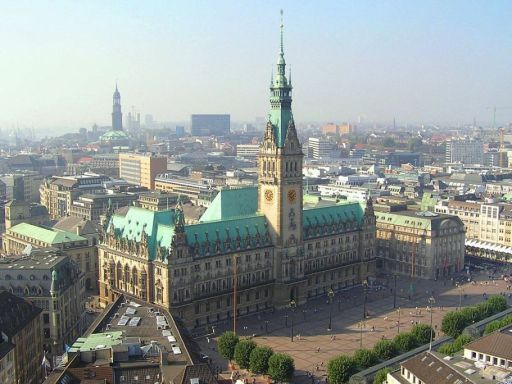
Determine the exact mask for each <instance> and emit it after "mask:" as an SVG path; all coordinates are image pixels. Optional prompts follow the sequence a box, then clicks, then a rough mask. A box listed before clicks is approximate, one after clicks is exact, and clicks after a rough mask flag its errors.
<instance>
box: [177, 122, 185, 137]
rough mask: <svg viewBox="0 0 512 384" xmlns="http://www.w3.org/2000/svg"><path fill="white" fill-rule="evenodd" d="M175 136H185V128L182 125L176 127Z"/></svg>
mask: <svg viewBox="0 0 512 384" xmlns="http://www.w3.org/2000/svg"><path fill="white" fill-rule="evenodd" d="M176 136H178V137H183V136H185V127H184V126H183V125H177V126H176Z"/></svg>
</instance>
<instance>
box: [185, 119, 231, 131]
mask: <svg viewBox="0 0 512 384" xmlns="http://www.w3.org/2000/svg"><path fill="white" fill-rule="evenodd" d="M230 125H231V116H230V115H192V116H191V117H190V127H191V128H190V130H191V133H192V136H209V135H215V136H223V135H228V134H229V133H230Z"/></svg>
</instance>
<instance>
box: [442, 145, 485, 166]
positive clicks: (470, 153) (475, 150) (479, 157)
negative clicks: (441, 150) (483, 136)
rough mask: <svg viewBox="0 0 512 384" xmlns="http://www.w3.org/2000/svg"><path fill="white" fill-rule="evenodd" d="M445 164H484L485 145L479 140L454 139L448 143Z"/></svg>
mask: <svg viewBox="0 0 512 384" xmlns="http://www.w3.org/2000/svg"><path fill="white" fill-rule="evenodd" d="M445 162H446V163H448V164H450V163H463V164H483V163H484V145H483V143H482V141H481V140H479V139H452V140H448V141H446V159H445Z"/></svg>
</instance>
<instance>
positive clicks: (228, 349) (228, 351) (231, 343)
mask: <svg viewBox="0 0 512 384" xmlns="http://www.w3.org/2000/svg"><path fill="white" fill-rule="evenodd" d="M238 340H239V339H238V336H237V335H235V334H234V332H224V333H223V334H222V335H221V336H220V337H219V342H218V344H219V352H220V355H221V356H222V357H223V358H225V359H228V360H233V356H234V355H235V347H236V345H237V344H238Z"/></svg>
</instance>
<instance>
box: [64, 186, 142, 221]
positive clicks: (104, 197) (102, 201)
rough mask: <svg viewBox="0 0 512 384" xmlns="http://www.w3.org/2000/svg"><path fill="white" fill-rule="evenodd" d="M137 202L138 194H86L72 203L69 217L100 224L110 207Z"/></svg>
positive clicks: (119, 206)
mask: <svg viewBox="0 0 512 384" xmlns="http://www.w3.org/2000/svg"><path fill="white" fill-rule="evenodd" d="M136 200H137V193H126V192H118V193H106V192H98V193H86V194H83V195H81V196H79V197H78V199H76V200H73V201H72V202H71V207H70V208H69V215H70V216H75V217H78V218H84V219H86V220H91V221H95V222H98V221H99V220H100V218H101V216H102V215H104V214H105V213H106V212H107V210H108V209H109V208H110V207H113V208H114V209H117V208H121V207H125V206H127V205H130V204H133V202H134V201H136Z"/></svg>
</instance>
